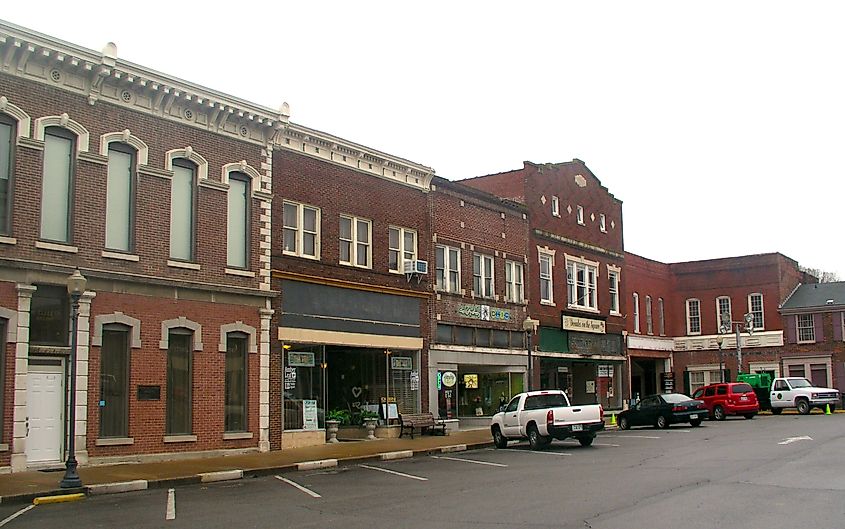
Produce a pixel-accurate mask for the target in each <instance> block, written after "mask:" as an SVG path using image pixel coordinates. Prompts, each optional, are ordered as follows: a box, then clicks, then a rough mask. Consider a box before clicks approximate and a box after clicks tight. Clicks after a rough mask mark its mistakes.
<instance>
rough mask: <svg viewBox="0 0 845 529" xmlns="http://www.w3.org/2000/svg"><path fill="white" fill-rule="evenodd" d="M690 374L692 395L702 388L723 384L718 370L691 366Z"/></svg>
mask: <svg viewBox="0 0 845 529" xmlns="http://www.w3.org/2000/svg"><path fill="white" fill-rule="evenodd" d="M688 373H689V392H690V394H693V393H695V390H697V389H698V388H700V387H703V386H709V385H710V384H716V383H718V382H722V375H721V374H720V372H719V369H718V368H716V369H713V368H710V367H694V366H690V367H689V371H688Z"/></svg>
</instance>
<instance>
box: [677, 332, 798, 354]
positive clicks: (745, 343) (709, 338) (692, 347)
mask: <svg viewBox="0 0 845 529" xmlns="http://www.w3.org/2000/svg"><path fill="white" fill-rule="evenodd" d="M720 340H721V342H722V351H725V352H729V351H735V350H736V335H735V334H733V333H731V334H711V335H703V336H679V337H677V338H674V341H675V351H706V350H716V351H718V350H719V341H720ZM740 340H741V342H742V347H747V348H752V347H780V346H782V345H783V331H782V330H778V331H761V332H755V333H754V334H752V335H750V336H749V335H747V334H742V335H740Z"/></svg>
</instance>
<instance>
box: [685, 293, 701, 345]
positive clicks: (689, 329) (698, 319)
mask: <svg viewBox="0 0 845 529" xmlns="http://www.w3.org/2000/svg"><path fill="white" fill-rule="evenodd" d="M691 303H695V304H696V310H697V312H698V314H697V315H696V316H693V315H692V314H691V311H690V306H691ZM684 305H686V316H687V335H688V336H700V335H701V300H700V299H698V298H689V299H687V300H686V303H685V304H684ZM693 318H695V321H696V324H697V325H698V330H695V331H693V330H692V322H693Z"/></svg>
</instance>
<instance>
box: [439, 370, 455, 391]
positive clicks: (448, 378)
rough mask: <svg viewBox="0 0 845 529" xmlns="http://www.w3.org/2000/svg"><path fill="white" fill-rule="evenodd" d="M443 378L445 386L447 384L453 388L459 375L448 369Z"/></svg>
mask: <svg viewBox="0 0 845 529" xmlns="http://www.w3.org/2000/svg"><path fill="white" fill-rule="evenodd" d="M441 380H442V381H443V385H444V386H446V387H447V388H451V387H452V386H454V385H455V383H456V382H457V381H458V377H457V375H455V373H453V372H452V371H446V372H445V373H443V377H442V379H441Z"/></svg>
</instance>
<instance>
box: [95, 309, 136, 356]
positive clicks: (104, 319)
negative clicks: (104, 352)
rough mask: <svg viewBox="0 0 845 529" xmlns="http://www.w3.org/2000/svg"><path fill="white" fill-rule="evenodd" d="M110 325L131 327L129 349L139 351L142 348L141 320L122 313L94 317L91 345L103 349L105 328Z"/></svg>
mask: <svg viewBox="0 0 845 529" xmlns="http://www.w3.org/2000/svg"><path fill="white" fill-rule="evenodd" d="M110 323H119V324H121V325H126V326H127V327H129V328H130V329H131V334H130V337H131V338H130V340H129V347H131V348H132V349H139V348H140V347H141V320H139V319H136V318H133V317H132V316H127V315H126V314H124V313H122V312H114V313H113V314H101V315H99V316H94V334H93V335H92V336H91V345H93V346H97V347H102V345H103V326H104V325H108V324H110Z"/></svg>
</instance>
